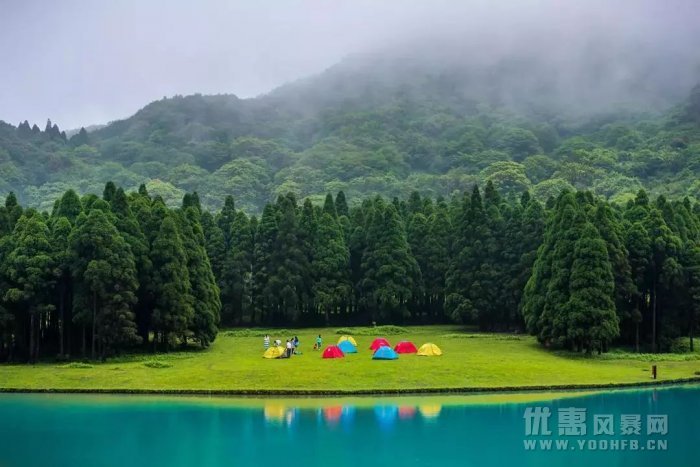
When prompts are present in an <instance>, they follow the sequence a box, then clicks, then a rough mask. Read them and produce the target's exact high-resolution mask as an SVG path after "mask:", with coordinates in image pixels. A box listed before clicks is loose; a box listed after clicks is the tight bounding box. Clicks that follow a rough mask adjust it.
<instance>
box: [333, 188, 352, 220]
mask: <svg viewBox="0 0 700 467" xmlns="http://www.w3.org/2000/svg"><path fill="white" fill-rule="evenodd" d="M335 212H336V214H337V215H338V216H346V217H349V216H350V210H349V209H348V203H347V201H346V200H345V193H343V192H342V191H339V192H338V194H337V195H335Z"/></svg>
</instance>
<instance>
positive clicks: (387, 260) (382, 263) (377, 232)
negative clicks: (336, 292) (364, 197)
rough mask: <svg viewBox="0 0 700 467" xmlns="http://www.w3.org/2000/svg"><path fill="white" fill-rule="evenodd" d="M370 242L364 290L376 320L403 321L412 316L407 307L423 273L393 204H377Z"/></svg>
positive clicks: (363, 259)
mask: <svg viewBox="0 0 700 467" xmlns="http://www.w3.org/2000/svg"><path fill="white" fill-rule="evenodd" d="M367 242H368V243H367V248H366V250H365V253H364V255H363V257H362V269H363V272H364V279H363V281H362V289H363V294H364V295H365V299H366V302H367V305H368V308H369V310H370V313H371V315H372V319H373V321H376V320H377V319H381V320H382V321H388V320H403V319H405V318H406V317H407V313H408V310H407V308H406V304H407V302H408V301H409V300H411V299H412V298H413V292H414V288H415V286H416V285H417V284H418V283H419V282H420V269H419V267H418V263H416V260H415V258H413V256H412V255H411V252H410V247H409V245H408V241H407V239H406V231H405V229H404V226H403V223H402V221H401V219H400V217H399V214H398V211H397V210H396V207H395V205H394V204H393V203H392V204H390V205H388V206H384V205H383V203H381V202H378V203H375V211H374V213H373V215H372V218H371V220H370V222H369V225H368V230H367Z"/></svg>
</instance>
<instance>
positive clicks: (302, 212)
mask: <svg viewBox="0 0 700 467" xmlns="http://www.w3.org/2000/svg"><path fill="white" fill-rule="evenodd" d="M0 237H1V238H0V288H1V290H2V291H3V294H2V297H0V298H1V301H0V357H1V358H2V359H3V360H8V359H9V360H12V361H22V360H29V361H36V360H37V359H39V358H42V357H49V356H50V357H54V356H56V355H58V356H59V357H61V358H69V357H72V358H75V357H78V356H83V357H88V356H89V357H92V358H107V357H109V356H112V355H114V354H117V353H120V352H124V351H138V350H139V349H140V350H142V351H158V350H168V349H172V348H175V347H181V346H186V345H188V343H192V344H194V345H198V346H202V347H206V346H208V345H210V344H211V343H212V342H213V341H214V339H215V338H216V335H217V332H218V328H219V327H221V326H240V325H246V326H250V325H266V326H300V325H345V324H364V325H369V324H372V323H377V324H385V323H396V324H401V323H444V322H458V323H469V324H474V325H477V326H478V327H479V328H480V329H483V330H498V331H524V330H527V331H528V332H530V333H532V334H534V335H536V336H537V337H538V339H539V340H540V341H541V342H542V343H543V344H544V345H547V346H551V347H556V348H568V349H572V350H577V351H586V352H593V351H598V352H600V351H606V350H607V349H608V348H609V346H610V345H611V344H613V343H615V344H622V345H628V346H630V347H633V348H636V349H637V350H650V351H658V350H669V349H674V350H678V348H679V347H678V341H679V339H678V338H681V337H684V338H687V337H690V340H689V343H690V344H689V345H690V346H692V345H693V343H692V342H693V341H692V337H693V334H694V330H695V326H696V322H697V321H698V319H699V318H700V246H699V245H700V244H699V243H698V242H700V205H698V204H693V203H692V202H691V201H690V200H689V199H688V198H683V199H679V200H675V201H671V200H667V199H666V198H665V197H663V196H659V197H657V198H655V199H653V200H652V199H650V198H649V197H648V195H647V193H646V192H645V191H643V190H642V191H639V192H638V193H637V194H636V196H635V197H634V199H631V200H629V201H628V202H627V203H625V204H624V205H620V204H613V203H609V202H607V201H606V200H604V199H602V198H600V197H595V196H594V195H593V194H592V193H591V192H583V191H579V192H572V191H566V190H565V191H563V192H562V193H561V194H559V195H558V196H557V197H550V198H548V200H547V201H546V203H544V204H543V203H540V202H539V201H538V200H537V199H535V198H534V197H532V196H531V195H530V193H529V192H527V191H525V192H523V193H522V194H521V195H520V196H513V195H511V194H504V193H501V192H500V191H499V190H498V189H497V188H496V184H495V183H493V182H492V181H489V182H487V183H486V185H485V187H484V188H483V191H482V190H480V189H479V188H478V187H477V186H474V188H473V190H472V191H468V192H465V193H462V194H459V195H455V196H452V197H450V198H448V199H445V198H442V197H438V198H435V199H434V198H431V197H421V196H420V195H419V194H418V193H417V192H414V193H412V194H411V195H410V196H409V197H408V198H404V199H399V198H394V199H392V200H388V199H386V198H382V197H379V196H377V197H371V198H365V199H364V200H362V201H361V202H360V203H356V204H355V205H353V206H349V203H348V200H347V199H346V197H345V194H344V193H343V192H342V191H341V192H338V194H337V195H336V196H335V197H333V196H331V195H330V194H328V195H326V197H325V200H324V201H323V202H322V203H312V201H311V200H310V199H309V198H307V199H305V200H304V201H303V203H300V202H299V201H298V200H297V198H296V196H295V195H294V194H293V193H289V194H286V195H282V196H279V197H278V198H277V200H276V201H275V202H274V203H268V204H266V205H265V207H264V209H263V211H262V214H261V216H260V217H257V216H255V215H253V216H249V215H248V214H247V213H246V212H245V210H243V209H240V208H238V207H237V206H235V205H234V201H233V198H232V197H230V196H229V197H226V198H225V200H224V203H223V207H222V209H221V210H220V211H218V212H217V213H216V214H212V213H211V212H210V211H208V210H206V209H203V208H202V206H201V201H200V199H199V196H198V195H197V193H191V194H186V195H185V196H184V197H183V199H182V201H181V205H180V206H178V207H177V208H169V207H168V206H167V205H166V203H164V201H163V199H162V198H161V197H160V196H157V195H156V196H153V195H151V194H149V192H148V190H147V188H146V187H145V186H141V187H140V188H139V189H138V190H137V191H134V192H129V193H126V192H125V191H124V190H123V189H122V188H117V186H116V185H115V184H114V183H111V182H109V183H107V184H106V186H105V188H104V191H103V196H102V198H100V197H97V196H95V195H92V194H89V195H84V196H82V197H79V196H78V195H77V194H76V192H75V191H73V190H68V191H66V192H65V193H64V194H63V195H62V196H61V197H60V198H59V199H58V200H56V201H55V203H54V205H53V207H52V210H51V212H50V213H49V212H40V211H37V210H36V209H34V208H23V207H22V206H21V205H20V204H19V203H18V201H17V199H16V197H15V196H14V195H12V194H11V195H9V196H8V197H7V199H6V200H5V205H4V206H2V207H0ZM684 341H685V342H687V340H684Z"/></svg>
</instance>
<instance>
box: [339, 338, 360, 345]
mask: <svg viewBox="0 0 700 467" xmlns="http://www.w3.org/2000/svg"><path fill="white" fill-rule="evenodd" d="M343 341H350V343H351V344H352V345H354V346H355V347H357V342H355V339H353V337H352V336H340V339H338V344H340V343H341V342H343Z"/></svg>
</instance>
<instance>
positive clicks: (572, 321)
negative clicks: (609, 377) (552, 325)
mask: <svg viewBox="0 0 700 467" xmlns="http://www.w3.org/2000/svg"><path fill="white" fill-rule="evenodd" d="M573 258H574V260H573V264H572V266H571V276H570V278H569V300H568V302H567V304H566V307H565V309H566V313H567V320H568V329H567V336H566V338H567V341H568V342H570V343H571V344H572V345H575V346H576V347H577V348H578V349H585V350H586V352H588V353H590V352H591V351H593V350H598V352H599V353H600V352H601V351H602V350H607V345H608V344H609V343H610V342H611V341H612V340H613V339H614V338H616V337H617V336H618V335H619V333H620V329H619V325H618V323H619V318H618V317H617V314H616V313H615V301H614V297H615V279H614V276H613V272H612V264H611V262H610V259H609V256H608V251H607V248H606V246H605V241H604V240H603V239H602V238H601V237H600V234H599V233H598V231H597V230H596V228H595V227H593V225H592V224H591V223H590V222H586V223H585V225H584V226H583V228H582V229H581V235H580V237H579V239H578V240H577V241H576V245H575V247H574V255H573Z"/></svg>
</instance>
